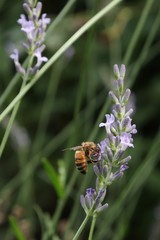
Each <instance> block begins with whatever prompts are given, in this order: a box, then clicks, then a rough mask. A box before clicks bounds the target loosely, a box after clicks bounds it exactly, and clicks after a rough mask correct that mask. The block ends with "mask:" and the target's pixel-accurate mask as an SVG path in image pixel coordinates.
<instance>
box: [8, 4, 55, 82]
mask: <svg viewBox="0 0 160 240" xmlns="http://www.w3.org/2000/svg"><path fill="white" fill-rule="evenodd" d="M23 8H24V10H25V12H26V14H27V16H25V15H24V14H21V15H20V18H19V20H18V21H17V22H18V23H19V24H20V25H21V31H23V32H24V33H25V35H26V42H23V43H22V44H23V47H24V48H25V49H26V51H27V53H28V55H29V57H30V60H29V63H30V65H29V67H28V69H26V70H25V69H24V68H23V67H22V66H21V64H20V62H19V52H18V50H17V49H15V50H14V53H12V54H11V55H10V57H11V58H12V59H13V60H14V63H15V66H16V70H17V72H19V73H20V74H21V75H22V77H23V78H24V76H25V78H26V76H27V79H29V78H30V77H31V76H32V75H34V74H35V73H36V72H37V71H38V70H39V68H40V66H41V65H42V63H43V62H47V61H48V59H47V58H46V57H44V56H42V52H43V51H44V49H45V45H44V44H43V42H44V37H45V31H46V28H47V25H48V24H49V23H50V19H49V18H47V17H46V14H42V16H41V18H40V15H41V10H42V3H41V2H37V1H34V0H26V1H24V3H23ZM34 59H35V63H34V65H33V60H34Z"/></svg>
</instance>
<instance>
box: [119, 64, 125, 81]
mask: <svg viewBox="0 0 160 240" xmlns="http://www.w3.org/2000/svg"><path fill="white" fill-rule="evenodd" d="M125 74H126V67H125V65H124V64H122V65H121V68H120V76H121V77H122V78H123V79H124V77H125Z"/></svg>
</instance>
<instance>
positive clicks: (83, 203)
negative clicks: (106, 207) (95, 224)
mask: <svg viewBox="0 0 160 240" xmlns="http://www.w3.org/2000/svg"><path fill="white" fill-rule="evenodd" d="M80 203H81V206H82V208H83V209H84V210H85V212H86V211H87V207H86V203H85V198H84V196H83V195H81V196H80Z"/></svg>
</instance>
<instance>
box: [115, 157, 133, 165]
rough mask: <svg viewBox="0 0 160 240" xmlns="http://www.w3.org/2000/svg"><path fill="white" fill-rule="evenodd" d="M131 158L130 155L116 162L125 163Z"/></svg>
mask: <svg viewBox="0 0 160 240" xmlns="http://www.w3.org/2000/svg"><path fill="white" fill-rule="evenodd" d="M130 160H131V156H128V157H126V158H124V159H122V160H121V161H119V162H118V164H120V165H121V164H125V163H128V162H129V161H130Z"/></svg>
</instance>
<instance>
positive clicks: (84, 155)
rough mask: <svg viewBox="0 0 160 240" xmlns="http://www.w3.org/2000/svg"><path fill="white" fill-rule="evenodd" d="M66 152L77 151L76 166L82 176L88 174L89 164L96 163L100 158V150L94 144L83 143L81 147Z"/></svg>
mask: <svg viewBox="0 0 160 240" xmlns="http://www.w3.org/2000/svg"><path fill="white" fill-rule="evenodd" d="M64 150H74V151H75V165H76V167H77V169H78V170H79V171H80V172H81V173H82V174H86V172H87V170H88V164H89V163H93V164H94V163H96V162H97V161H98V160H99V157H100V148H99V147H98V145H97V144H95V143H94V142H82V144H81V146H75V147H71V148H67V149H64Z"/></svg>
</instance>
